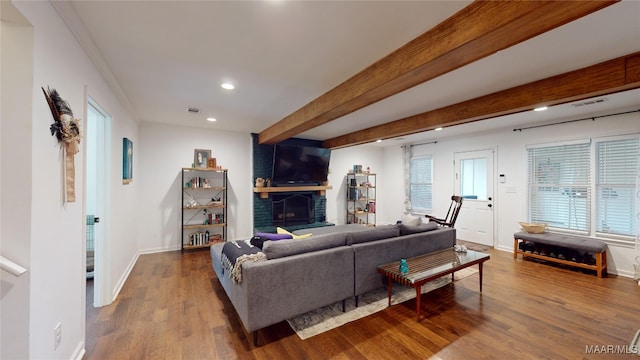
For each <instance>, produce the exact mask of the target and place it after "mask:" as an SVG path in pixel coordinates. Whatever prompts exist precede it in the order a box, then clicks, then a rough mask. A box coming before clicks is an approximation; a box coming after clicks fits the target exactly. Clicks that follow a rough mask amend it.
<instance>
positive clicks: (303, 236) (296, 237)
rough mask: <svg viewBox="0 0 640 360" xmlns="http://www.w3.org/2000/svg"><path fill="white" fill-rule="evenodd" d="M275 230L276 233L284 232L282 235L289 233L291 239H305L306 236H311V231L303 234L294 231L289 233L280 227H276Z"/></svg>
mask: <svg viewBox="0 0 640 360" xmlns="http://www.w3.org/2000/svg"><path fill="white" fill-rule="evenodd" d="M276 231H277V233H278V234H284V235H291V238H292V239H306V238H310V237H311V235H312V234H311V233H308V234H304V235H296V234H294V233H290V232H289V231H287V230H286V229H283V228H281V227H277V228H276Z"/></svg>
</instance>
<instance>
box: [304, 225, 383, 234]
mask: <svg viewBox="0 0 640 360" xmlns="http://www.w3.org/2000/svg"><path fill="white" fill-rule="evenodd" d="M370 229H371V228H370V227H367V226H364V225H359V224H345V225H332V226H323V227H315V228H306V229H299V230H295V231H292V233H293V234H294V235H305V234H313V236H316V235H324V234H334V233H348V232H353V231H366V230H370Z"/></svg>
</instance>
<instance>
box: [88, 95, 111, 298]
mask: <svg viewBox="0 0 640 360" xmlns="http://www.w3.org/2000/svg"><path fill="white" fill-rule="evenodd" d="M110 139H111V118H110V117H109V115H108V114H107V113H106V112H105V111H104V110H103V109H102V108H101V107H100V106H99V105H98V104H97V103H96V102H94V101H93V100H91V99H89V101H88V106H87V129H86V149H87V155H86V163H85V171H86V173H85V183H86V196H85V211H86V214H85V215H91V216H95V217H99V218H100V222H99V223H97V224H95V225H89V224H87V225H86V226H87V231H86V232H85V233H86V237H87V242H86V247H87V260H89V261H87V273H88V274H89V273H90V270H91V269H93V274H91V275H93V279H94V283H93V290H94V296H93V305H94V306H95V307H101V306H104V305H107V304H109V303H110V302H111V298H110V292H109V291H108V289H109V276H108V275H109V263H108V261H106V259H107V258H108V251H107V249H108V241H109V235H108V234H109V233H108V229H109V216H108V213H109V187H108V186H107V184H108V183H107V182H106V180H107V179H108V178H109V166H108V164H109V163H110V156H109V154H110V151H111V147H110V145H109V143H110ZM89 230H93V232H92V234H89V232H90V231H89ZM90 256H92V257H93V259H90V258H89V257H90ZM90 262H92V263H93V266H90V265H89V263H90Z"/></svg>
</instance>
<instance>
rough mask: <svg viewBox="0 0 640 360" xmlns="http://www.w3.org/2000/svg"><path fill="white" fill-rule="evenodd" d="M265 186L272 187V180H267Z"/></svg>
mask: <svg viewBox="0 0 640 360" xmlns="http://www.w3.org/2000/svg"><path fill="white" fill-rule="evenodd" d="M264 186H266V187H271V179H269V178H266V179H265V180H264Z"/></svg>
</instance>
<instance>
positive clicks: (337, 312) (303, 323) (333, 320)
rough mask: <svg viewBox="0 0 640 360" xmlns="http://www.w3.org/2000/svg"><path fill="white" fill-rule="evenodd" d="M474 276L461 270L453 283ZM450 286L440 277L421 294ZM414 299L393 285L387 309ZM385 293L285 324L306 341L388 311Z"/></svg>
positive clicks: (371, 294)
mask: <svg viewBox="0 0 640 360" xmlns="http://www.w3.org/2000/svg"><path fill="white" fill-rule="evenodd" d="M477 272H478V269H477V268H475V267H474V268H470V267H468V268H464V269H462V270H459V271H456V272H455V274H454V279H455V280H454V281H458V280H460V279H463V278H466V277H468V276H471V275H473V274H475V273H477ZM450 283H451V276H443V277H441V278H438V279H436V280H433V281H431V282H428V283H426V284H425V285H423V286H422V293H423V294H425V293H428V292H429V291H433V290H435V289H438V288H441V287H443V286H445V285H447V284H450ZM415 297H416V291H415V290H414V289H412V288H409V287H406V286H402V285H400V284H397V283H395V284H394V285H393V296H392V297H391V305H396V304H400V303H403V302H405V301H407V300H411V299H413V298H415ZM388 301H389V300H388V297H387V290H386V289H380V290H375V291H372V292H369V293H366V294H364V295H360V296H359V297H358V307H355V302H354V300H353V299H347V301H346V306H345V308H346V311H345V312H342V302H337V303H335V304H331V305H327V306H324V307H321V308H319V309H316V310H313V311H310V312H308V313H306V314H302V315H300V316H297V317H295V318H293V319H289V320H287V322H288V323H289V325H290V326H291V328H292V329H293V330H294V331H295V332H296V334H298V336H299V337H300V339H302V340H304V339H308V338H310V337H312V336H315V335H318V334H321V333H323V332H325V331H329V330H331V329H335V328H337V327H339V326H342V325H344V324H346V323H348V322H351V321H355V320H358V319H361V318H363V317H365V316H369V315H371V314H374V313H376V312H378V311H382V310H384V309H385V308H387V307H388Z"/></svg>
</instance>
